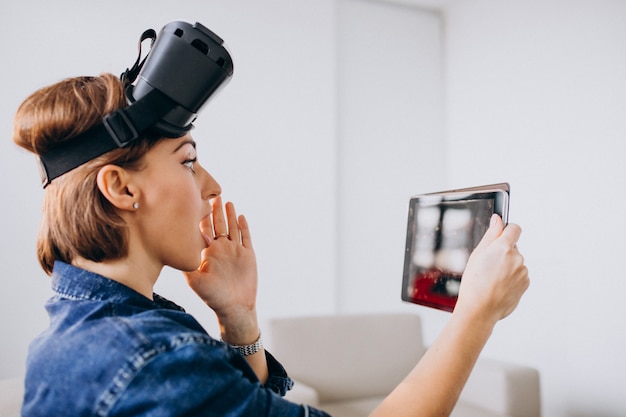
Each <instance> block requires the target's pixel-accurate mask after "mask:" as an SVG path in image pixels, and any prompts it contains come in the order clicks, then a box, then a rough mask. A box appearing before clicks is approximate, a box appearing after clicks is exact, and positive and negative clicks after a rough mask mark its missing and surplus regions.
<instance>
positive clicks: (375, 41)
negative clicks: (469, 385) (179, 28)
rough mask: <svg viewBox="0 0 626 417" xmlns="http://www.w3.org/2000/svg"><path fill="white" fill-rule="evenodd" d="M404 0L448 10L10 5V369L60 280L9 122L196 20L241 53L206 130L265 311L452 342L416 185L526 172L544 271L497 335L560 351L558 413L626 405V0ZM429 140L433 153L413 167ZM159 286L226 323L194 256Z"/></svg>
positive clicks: (5, 231)
mask: <svg viewBox="0 0 626 417" xmlns="http://www.w3.org/2000/svg"><path fill="white" fill-rule="evenodd" d="M390 1H391V0H390ZM403 2H404V3H414V4H416V3H423V4H428V5H431V6H432V5H433V4H434V5H435V6H436V7H437V8H439V11H437V12H434V13H433V12H430V11H423V10H421V11H420V10H416V9H414V8H411V7H405V6H402V7H398V6H393V5H388V6H387V7H384V8H383V7H381V5H380V4H379V3H377V2H375V1H359V0H315V1H306V0H266V1H252V0H231V1H229V2H218V1H206V0H205V1H200V0H197V1H196V0H188V1H186V2H184V3H182V4H180V2H179V4H176V5H174V4H173V2H166V1H143V0H142V1H135V2H125V1H124V2H123V1H121V0H113V1H110V2H108V3H106V5H105V4H104V3H102V4H101V3H88V2H80V1H78V0H63V1H57V2H54V3H53V2H44V1H41V2H36V1H34V0H26V1H20V2H12V3H6V2H5V3H3V4H2V5H0V19H1V22H2V24H1V25H0V51H1V52H2V56H3V65H2V66H0V75H1V76H0V78H1V79H2V80H3V83H2V86H3V94H2V95H1V96H0V131H1V132H4V133H3V137H4V138H5V140H2V141H0V174H1V175H2V178H3V181H2V182H1V185H0V186H1V187H2V188H1V191H2V204H1V208H0V210H2V212H1V213H2V216H0V222H1V224H0V230H2V233H1V234H0V277H1V278H0V279H1V281H0V326H1V329H2V331H3V334H4V335H5V338H4V339H3V341H4V343H2V344H0V377H5V376H12V375H17V374H18V373H20V372H21V371H22V370H23V360H24V355H25V347H26V344H27V343H28V341H29V340H30V339H31V338H32V337H33V336H34V335H35V334H36V333H37V332H38V331H40V330H41V329H42V328H43V327H44V326H45V325H46V315H45V312H44V311H43V309H42V304H43V302H44V300H45V299H46V298H47V296H48V294H49V291H48V281H47V278H46V277H45V276H44V275H43V273H41V272H40V269H39V268H38V266H37V264H36V260H35V258H34V251H33V248H34V239H35V234H36V229H37V223H38V219H39V211H40V201H41V195H42V191H41V189H40V187H39V178H38V175H37V169H36V166H35V163H34V160H33V158H32V157H31V156H30V155H25V154H24V153H23V152H21V151H19V150H17V149H16V148H15V146H14V145H13V144H12V143H11V141H10V139H9V138H10V131H11V118H12V116H13V114H14V112H15V109H16V108H17V105H18V104H19V103H20V102H21V100H23V99H24V98H25V96H26V95H27V94H29V93H30V92H32V91H33V90H34V89H35V88H37V87H39V86H42V85H46V84H49V83H51V82H54V81H57V80H58V79H60V78H62V77H66V76H71V75H79V74H80V75H82V74H97V73H99V72H101V71H112V72H119V71H121V70H123V69H124V68H126V66H128V65H130V64H131V63H132V62H133V61H134V58H135V53H136V38H137V36H138V35H139V34H140V33H141V32H142V31H143V30H144V29H145V28H148V27H154V28H160V27H161V26H162V25H163V24H165V23H167V22H168V21H170V20H174V19H177V18H183V19H186V20H198V21H200V22H202V23H204V24H205V25H207V26H208V27H210V28H211V29H213V30H214V31H215V32H216V33H218V34H219V35H220V36H222V37H223V38H224V39H225V40H226V43H227V45H228V46H229V49H230V50H231V52H232V53H233V56H234V59H235V77H234V79H233V82H232V83H231V84H230V85H229V86H228V87H227V88H226V89H225V90H224V91H223V92H222V94H220V96H219V97H218V98H216V100H215V101H214V102H213V103H212V104H211V105H210V106H209V107H208V108H207V109H206V110H205V111H204V113H203V115H202V116H201V117H200V119H199V121H198V127H197V129H196V132H195V135H196V138H197V139H200V138H202V139H200V140H199V142H200V147H199V152H200V157H201V159H202V160H203V162H204V164H205V165H207V166H208V167H209V169H210V170H211V172H212V173H213V174H214V175H215V176H216V177H217V178H218V179H219V180H220V181H221V183H222V186H223V188H224V194H225V197H226V198H228V199H232V200H233V201H235V203H236V204H237V206H238V208H239V210H240V211H241V212H244V213H245V214H246V215H247V216H248V217H249V220H250V223H251V226H252V229H253V233H254V236H253V237H254V240H255V247H256V249H257V254H258V257H259V266H260V272H261V288H260V293H259V308H260V311H261V316H262V318H268V317H271V316H276V315H294V314H309V313H328V312H354V311H392V310H410V311H417V312H419V313H420V314H422V315H423V317H424V318H425V330H426V333H427V339H428V340H432V339H433V338H434V337H435V335H436V333H437V332H438V331H439V330H440V329H441V327H442V325H443V323H444V321H445V320H446V318H447V317H448V316H447V314H446V313H439V312H436V311H433V310H429V309H426V308H421V307H416V306H407V305H403V304H401V303H400V301H399V280H400V278H401V277H400V276H399V274H400V273H401V266H400V265H399V264H398V260H400V261H401V259H402V255H401V254H400V253H398V252H397V251H396V248H397V249H398V250H399V251H400V252H401V251H402V246H403V244H404V236H403V233H404V230H403V227H404V221H405V215H406V212H405V204H406V202H408V197H409V195H410V194H414V193H418V192H422V191H435V190H437V189H440V188H451V187H462V186H469V185H478V184H482V183H488V182H496V181H501V180H505V181H509V182H510V183H511V185H512V206H511V220H512V221H513V222H517V223H520V224H521V225H522V227H523V229H524V233H523V236H522V240H521V241H520V247H521V249H522V251H523V252H524V254H525V256H526V259H527V264H528V266H529V268H530V272H531V278H532V285H531V288H530V289H529V291H528V293H527V295H526V296H525V298H524V300H523V302H522V304H521V305H520V307H519V309H518V310H517V311H516V312H515V313H514V314H513V315H512V316H511V317H509V318H507V319H506V320H505V321H504V322H503V323H501V324H500V325H498V327H497V328H496V331H495V332H494V335H493V337H492V339H491V341H490V342H489V344H488V345H487V347H486V351H485V354H486V355H489V356H495V357H499V358H502V359H506V360H511V361H515V362H519V363H526V364H530V365H533V366H536V367H537V368H539V370H540V372H541V376H542V388H543V391H542V394H543V403H544V407H543V408H544V416H547V417H615V416H621V415H623V410H625V409H626V402H625V400H624V398H623V394H622V391H623V387H624V386H626V379H625V378H626V377H625V376H624V375H625V372H624V371H625V370H626V360H625V359H624V357H623V355H622V352H624V351H626V333H625V332H624V328H625V327H626V326H625V321H626V304H625V303H623V302H622V298H623V296H622V294H623V293H624V292H625V290H626V284H625V282H626V280H625V279H624V278H625V277H624V275H625V273H624V269H623V267H622V265H621V259H622V251H623V247H624V244H623V242H622V236H623V235H624V233H625V232H626V225H625V220H624V216H622V215H621V211H622V210H621V207H623V206H625V205H626V201H625V197H624V196H623V195H622V193H620V191H621V188H622V187H623V184H624V180H626V168H625V164H624V163H623V158H624V156H625V154H626V152H625V149H626V146H624V139H626V118H625V117H624V110H625V109H626V77H625V74H626V45H625V44H626V25H624V24H623V23H624V22H625V21H626V2H623V1H621V0H525V1H522V0H440V1H436V0H423V1H422V0H403ZM361 40H362V42H361ZM368 48H371V57H372V61H371V62H367V60H366V61H365V65H364V64H363V59H364V58H366V57H367V53H368ZM385 63H387V65H384V64H385ZM414 75H415V78H414V77H413V76H414ZM385 77H387V78H385ZM413 99H414V100H415V101H413ZM426 116H427V117H426ZM415 153H419V156H418V157H419V158H420V159H421V160H422V161H426V162H424V163H426V164H428V165H426V166H422V167H419V168H417V167H411V166H410V163H411V160H412V158H410V156H411V155H413V154H415ZM407 162H408V164H407ZM437 166H441V167H443V170H442V171H439V170H438V169H435V167H437ZM409 168H412V169H411V170H410V169H409ZM413 168H414V169H413ZM422 170H423V171H422ZM407 172H412V173H413V174H414V175H415V181H414V182H413V181H412V180H411V178H410V176H407ZM400 217H401V218H400ZM159 290H160V291H161V292H162V293H163V295H166V296H169V297H171V298H173V299H174V300H176V301H179V302H181V303H182V304H184V305H185V306H186V307H187V308H188V309H189V310H191V312H192V313H194V314H196V315H197V316H198V317H199V319H200V320H201V321H202V322H203V323H204V324H205V325H206V326H207V327H208V328H209V330H211V328H212V326H213V320H212V316H211V314H210V313H208V312H206V309H205V308H204V306H202V305H201V304H200V303H198V302H197V301H195V299H194V298H193V296H191V294H189V291H188V290H186V289H185V286H184V285H183V284H182V280H181V278H180V276H179V275H178V274H177V273H174V272H173V271H169V270H167V271H166V272H165V273H164V276H163V279H162V280H161V281H160V282H159ZM7 340H8V342H6V341H7Z"/></svg>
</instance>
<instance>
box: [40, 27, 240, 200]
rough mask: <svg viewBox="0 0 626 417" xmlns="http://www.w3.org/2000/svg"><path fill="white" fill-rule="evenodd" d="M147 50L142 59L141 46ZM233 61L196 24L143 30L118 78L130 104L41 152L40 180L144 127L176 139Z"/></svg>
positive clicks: (113, 146) (143, 130)
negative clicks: (145, 45) (130, 64)
mask: <svg viewBox="0 0 626 417" xmlns="http://www.w3.org/2000/svg"><path fill="white" fill-rule="evenodd" d="M148 39H150V40H151V44H150V46H151V49H150V51H149V52H148V55H147V56H146V58H144V59H143V60H141V45H142V43H143V42H144V41H145V40H148ZM232 74H233V61H232V59H231V57H230V54H229V53H228V51H227V50H226V48H225V47H224V41H223V40H222V39H221V38H220V37H219V36H217V35H216V34H215V33H213V32H212V31H210V30H209V29H208V28H206V27H204V26H203V25H201V24H200V23H195V24H194V25H191V24H189V23H185V22H171V23H168V24H167V25H165V26H164V27H163V29H161V32H159V35H158V36H157V34H156V32H155V31H154V30H152V29H148V30H146V31H145V32H144V33H143V34H142V35H141V37H140V39H139V56H138V57H137V61H136V62H135V64H134V65H133V67H132V68H130V69H127V70H126V71H125V72H124V73H123V74H122V75H121V77H120V79H121V80H122V82H123V83H124V86H125V92H126V98H127V100H128V104H129V105H128V106H127V107H126V108H123V109H119V110H117V111H115V112H113V113H110V114H107V115H106V116H104V118H103V120H102V123H99V124H98V125H96V126H94V127H92V128H91V129H89V130H88V131H86V132H84V133H82V134H80V135H78V136H76V137H74V138H72V139H69V140H67V141H65V142H63V143H62V144H60V145H59V146H57V147H56V148H53V149H52V150H50V151H49V152H47V153H46V154H43V155H40V157H39V162H40V167H41V175H42V183H43V186H44V188H45V187H46V186H47V185H48V184H50V182H51V181H52V180H53V179H55V178H57V177H59V176H61V175H63V174H65V173H66V172H68V171H71V170H72V169H74V168H76V167H78V166H80V165H82V164H84V163H86V162H88V161H90V160H92V159H94V158H96V157H98V156H100V155H102V154H104V153H106V152H109V151H112V150H113V149H116V148H123V147H125V146H127V145H128V144H129V143H131V142H132V141H134V140H136V139H138V138H139V137H140V135H141V134H143V133H146V132H148V131H151V132H155V133H157V134H159V135H162V136H163V137H171V138H176V137H180V136H183V135H185V134H186V133H187V132H188V131H189V130H191V129H192V128H193V122H194V121H195V119H196V117H197V116H198V113H199V111H200V110H201V109H202V107H203V106H204V105H205V104H206V103H207V102H208V100H209V98H210V97H211V96H212V95H213V94H214V93H215V92H216V91H218V90H219V89H220V88H221V87H223V86H224V85H226V84H227V83H228V81H230V79H231V77H232Z"/></svg>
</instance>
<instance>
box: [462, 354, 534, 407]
mask: <svg viewBox="0 0 626 417" xmlns="http://www.w3.org/2000/svg"><path fill="white" fill-rule="evenodd" d="M540 398H541V394H540V387H539V372H538V371H537V370H536V369H534V368H531V367H528V366H522V365H516V364H513V363H509V362H503V361H497V360H493V359H487V358H480V359H479V360H478V361H477V362H476V365H475V367H474V370H473V371H472V374H471V375H470V377H469V380H468V381H467V384H466V385H465V388H464V389H463V392H462V393H461V398H460V400H461V401H465V402H468V403H471V404H474V405H477V406H479V407H482V408H485V409H487V410H489V411H492V412H494V413H496V414H504V415H509V416H511V417H540V416H541V400H540Z"/></svg>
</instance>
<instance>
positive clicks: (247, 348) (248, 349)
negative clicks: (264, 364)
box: [231, 333, 263, 356]
mask: <svg viewBox="0 0 626 417" xmlns="http://www.w3.org/2000/svg"><path fill="white" fill-rule="evenodd" d="M231 346H232V347H234V348H235V349H238V350H239V353H241V355H242V356H250V355H254V354H255V353H257V352H258V351H259V350H261V349H262V348H263V339H261V334H260V333H259V338H258V339H257V340H256V342H254V343H252V344H250V345H242V346H237V345H231Z"/></svg>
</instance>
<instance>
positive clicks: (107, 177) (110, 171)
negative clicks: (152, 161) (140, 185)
mask: <svg viewBox="0 0 626 417" xmlns="http://www.w3.org/2000/svg"><path fill="white" fill-rule="evenodd" d="M96 183H97V184H98V189H99V190H100V192H101V193H102V195H103V196H104V198H106V199H107V200H109V202H110V203H111V204H113V206H115V207H117V208H118V209H120V210H129V211H135V210H136V208H137V207H138V204H139V203H138V195H137V192H136V190H134V187H133V185H132V182H131V175H129V173H128V171H126V170H125V169H124V168H122V167H120V166H117V165H105V166H103V167H102V168H100V171H98V176H97V178H96Z"/></svg>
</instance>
